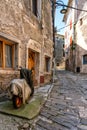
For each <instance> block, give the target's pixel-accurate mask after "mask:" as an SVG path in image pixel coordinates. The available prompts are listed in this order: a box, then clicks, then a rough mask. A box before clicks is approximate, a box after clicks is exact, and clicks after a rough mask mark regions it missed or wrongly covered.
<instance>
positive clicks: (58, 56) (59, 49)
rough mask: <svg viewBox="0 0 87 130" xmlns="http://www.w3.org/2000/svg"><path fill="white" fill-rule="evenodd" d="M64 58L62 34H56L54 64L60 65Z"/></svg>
mask: <svg viewBox="0 0 87 130" xmlns="http://www.w3.org/2000/svg"><path fill="white" fill-rule="evenodd" d="M64 60H65V52H64V35H62V34H56V35H55V61H56V65H60V64H62V63H63V62H64Z"/></svg>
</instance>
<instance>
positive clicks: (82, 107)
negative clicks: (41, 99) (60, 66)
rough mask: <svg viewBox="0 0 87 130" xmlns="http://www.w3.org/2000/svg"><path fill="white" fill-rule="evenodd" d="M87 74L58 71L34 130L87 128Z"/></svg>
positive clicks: (83, 129) (78, 129) (82, 129)
mask: <svg viewBox="0 0 87 130" xmlns="http://www.w3.org/2000/svg"><path fill="white" fill-rule="evenodd" d="M86 97H87V75H80V74H73V73H71V72H66V71H59V72H57V81H56V83H54V87H53V89H52V91H51V93H50V96H49V98H48V100H47V102H46V104H45V105H44V107H43V109H42V111H41V113H40V117H39V118H40V119H39V120H38V121H37V123H36V126H35V129H34V130H87V101H86Z"/></svg>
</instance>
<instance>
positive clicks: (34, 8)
mask: <svg viewBox="0 0 87 130" xmlns="http://www.w3.org/2000/svg"><path fill="white" fill-rule="evenodd" d="M35 1H36V4H35V3H34V1H33V0H32V12H33V14H34V15H35V16H36V17H38V14H37V13H38V6H37V5H38V0H35Z"/></svg>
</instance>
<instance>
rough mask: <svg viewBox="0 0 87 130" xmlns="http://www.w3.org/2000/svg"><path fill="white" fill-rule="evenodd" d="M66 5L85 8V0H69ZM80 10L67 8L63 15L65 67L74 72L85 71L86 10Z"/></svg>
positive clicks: (86, 63) (86, 54)
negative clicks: (64, 24) (64, 25)
mask: <svg viewBox="0 0 87 130" xmlns="http://www.w3.org/2000/svg"><path fill="white" fill-rule="evenodd" d="M68 5H69V6H73V7H75V8H78V9H81V10H87V6H86V5H87V1H86V0H83V1H81V0H78V1H77V0H69V2H68ZM81 10H80V11H79V10H74V9H70V8H68V11H67V13H66V14H65V16H64V21H65V23H66V25H67V28H66V31H65V51H66V68H67V69H68V70H71V71H74V72H79V73H87V36H86V27H87V22H86V21H87V15H86V13H87V12H86V11H81Z"/></svg>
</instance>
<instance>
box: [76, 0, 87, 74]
mask: <svg viewBox="0 0 87 130" xmlns="http://www.w3.org/2000/svg"><path fill="white" fill-rule="evenodd" d="M78 7H79V8H81V9H84V10H87V1H86V0H83V2H82V1H81V0H79V1H78ZM86 28H87V15H86V12H83V11H78V22H77V25H76V32H77V52H76V56H77V61H76V63H77V64H76V66H79V67H80V72H81V73H87V64H83V56H84V55H87V29H86Z"/></svg>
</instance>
